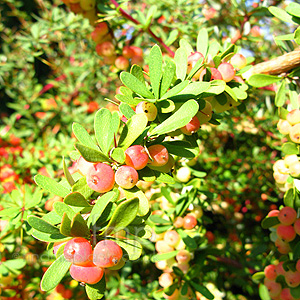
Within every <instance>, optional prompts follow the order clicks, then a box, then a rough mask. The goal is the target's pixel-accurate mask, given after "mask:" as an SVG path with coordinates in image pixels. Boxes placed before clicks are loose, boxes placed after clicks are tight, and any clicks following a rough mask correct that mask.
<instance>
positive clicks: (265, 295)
mask: <svg viewBox="0 0 300 300" xmlns="http://www.w3.org/2000/svg"><path fill="white" fill-rule="evenodd" d="M258 293H259V296H260V298H261V300H271V297H270V295H269V291H268V288H267V287H266V286H265V285H264V284H262V283H261V284H260V285H259V288H258Z"/></svg>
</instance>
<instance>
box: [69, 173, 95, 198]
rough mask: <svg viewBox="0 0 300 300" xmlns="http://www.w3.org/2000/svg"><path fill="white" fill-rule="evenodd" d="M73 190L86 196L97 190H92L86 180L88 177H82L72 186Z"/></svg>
mask: <svg viewBox="0 0 300 300" xmlns="http://www.w3.org/2000/svg"><path fill="white" fill-rule="evenodd" d="M72 192H78V193H80V194H81V195H82V196H83V197H84V198H86V199H87V198H89V197H90V196H91V195H92V194H93V193H94V192H95V191H94V190H92V189H91V188H90V187H89V186H88V185H87V182H86V177H82V178H80V179H79V180H78V181H76V183H75V184H74V185H73V186H72Z"/></svg>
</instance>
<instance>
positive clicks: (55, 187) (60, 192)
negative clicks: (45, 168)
mask: <svg viewBox="0 0 300 300" xmlns="http://www.w3.org/2000/svg"><path fill="white" fill-rule="evenodd" d="M34 181H35V182H36V184H37V185H38V186H40V187H41V188H43V189H44V190H46V191H48V192H51V193H53V194H54V195H57V196H59V197H62V198H64V197H66V196H67V195H68V194H69V193H70V191H69V189H67V188H66V187H64V186H63V185H61V184H59V183H58V182H56V181H55V180H54V179H52V178H49V177H47V176H43V175H40V174H38V175H36V176H35V177H34Z"/></svg>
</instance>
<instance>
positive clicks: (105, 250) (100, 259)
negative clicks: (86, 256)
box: [93, 240, 123, 268]
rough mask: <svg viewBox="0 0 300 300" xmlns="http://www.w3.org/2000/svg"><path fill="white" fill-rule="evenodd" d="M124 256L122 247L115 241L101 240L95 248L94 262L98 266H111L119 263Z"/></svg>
mask: <svg viewBox="0 0 300 300" xmlns="http://www.w3.org/2000/svg"><path fill="white" fill-rule="evenodd" d="M122 256H123V251H122V249H121V247H120V246H119V245H118V244H117V243H116V242H114V241H111V240H103V241H100V242H99V243H98V244H97V245H96V246H95V248H94V255H93V262H94V264H95V265H96V266H98V267H102V268H109V267H113V266H115V265H117V264H118V263H119V261H120V259H121V258H122Z"/></svg>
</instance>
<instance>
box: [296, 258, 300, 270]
mask: <svg viewBox="0 0 300 300" xmlns="http://www.w3.org/2000/svg"><path fill="white" fill-rule="evenodd" d="M296 270H297V271H298V272H300V259H298V260H297V263H296Z"/></svg>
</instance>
